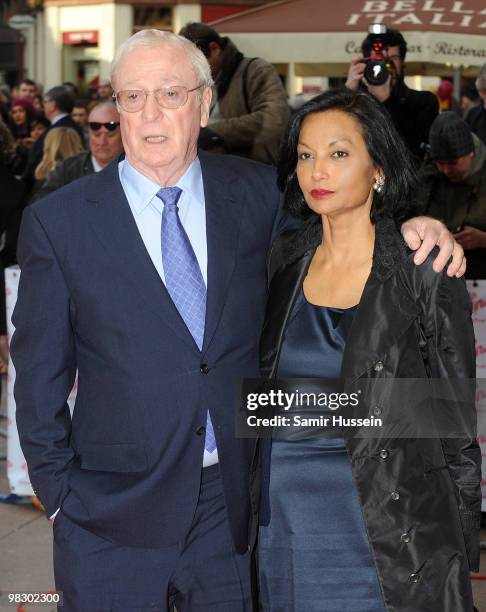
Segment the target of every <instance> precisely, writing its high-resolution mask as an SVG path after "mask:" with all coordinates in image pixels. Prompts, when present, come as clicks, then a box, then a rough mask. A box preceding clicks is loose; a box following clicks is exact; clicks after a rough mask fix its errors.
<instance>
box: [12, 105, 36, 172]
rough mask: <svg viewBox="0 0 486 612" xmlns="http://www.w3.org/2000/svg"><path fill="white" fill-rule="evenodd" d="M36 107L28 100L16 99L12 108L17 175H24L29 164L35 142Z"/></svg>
mask: <svg viewBox="0 0 486 612" xmlns="http://www.w3.org/2000/svg"><path fill="white" fill-rule="evenodd" d="M33 116H34V107H33V106H32V103H31V102H30V100H28V99H27V98H14V99H13V100H12V102H11V108H10V123H9V126H10V129H11V131H12V134H13V135H14V138H15V142H16V146H17V157H16V163H15V173H16V174H22V172H23V171H24V169H25V167H26V165H27V163H28V156H29V151H30V149H31V148H32V145H33V142H34V141H33V140H32V138H31V135H30V131H31V126H32V119H33Z"/></svg>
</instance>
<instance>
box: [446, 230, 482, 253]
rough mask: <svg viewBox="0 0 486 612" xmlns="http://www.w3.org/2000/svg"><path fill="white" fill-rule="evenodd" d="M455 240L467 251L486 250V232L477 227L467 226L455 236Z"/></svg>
mask: <svg viewBox="0 0 486 612" xmlns="http://www.w3.org/2000/svg"><path fill="white" fill-rule="evenodd" d="M454 238H455V239H456V240H457V242H458V243H459V244H460V245H461V246H462V248H463V249H464V250H465V251H467V250H468V249H486V232H482V231H481V230H479V229H477V228H475V227H469V226H468V225H466V226H465V227H464V229H463V230H461V231H460V232H457V234H454ZM485 256H486V254H485Z"/></svg>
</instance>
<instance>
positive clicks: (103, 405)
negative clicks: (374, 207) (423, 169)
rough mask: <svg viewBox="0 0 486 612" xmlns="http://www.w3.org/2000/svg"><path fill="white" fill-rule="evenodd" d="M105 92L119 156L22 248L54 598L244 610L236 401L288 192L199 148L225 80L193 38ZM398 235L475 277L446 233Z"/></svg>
mask: <svg viewBox="0 0 486 612" xmlns="http://www.w3.org/2000/svg"><path fill="white" fill-rule="evenodd" d="M111 83H112V85H113V89H114V92H115V96H116V101H117V105H118V109H119V112H120V130H121V138H122V142H123V147H124V150H125V157H124V158H123V159H116V160H114V161H113V162H112V163H111V164H110V165H109V166H108V167H107V168H106V169H105V170H104V171H103V172H97V173H94V174H92V175H90V176H87V177H84V178H82V179H80V180H79V181H76V182H75V183H71V184H70V185H67V186H65V187H63V188H61V189H59V190H57V191H55V192H54V193H52V194H50V195H48V196H47V197H45V198H43V199H42V200H40V201H38V202H36V203H34V204H33V205H32V206H29V207H27V208H26V209H25V211H24V215H23V219H22V229H21V236H20V239H19V248H18V259H19V264H20V268H21V275H20V285H19V294H18V300H17V304H16V307H15V313H14V316H13V322H14V325H15V329H16V331H15V334H14V337H13V340H12V346H11V349H12V356H13V362H14V364H15V370H16V387H15V398H16V405H17V411H16V415H17V425H18V430H19V437H20V442H21V445H22V449H23V452H24V454H25V457H26V460H27V464H28V468H29V475H30V479H31V482H32V485H33V488H34V490H35V491H36V494H37V495H38V497H39V498H40V500H41V501H42V504H43V505H44V507H45V509H46V513H47V516H48V517H50V519H51V520H53V530H54V571H55V578H56V587H57V589H58V590H60V591H62V592H63V597H64V602H63V605H64V610H65V612H80V611H82V612H88V610H93V609H102V610H109V609H117V610H119V611H120V612H125V611H126V612H128V610H130V609H132V610H135V609H136V610H145V609H147V610H148V609H154V610H155V609H158V610H159V611H161V612H162V611H167V610H169V609H173V607H174V606H175V607H176V608H177V610H179V611H180V612H192V611H196V610H212V611H214V612H216V611H217V610H221V611H224V612H243V610H248V609H249V601H248V600H249V597H250V593H249V557H248V526H249V507H250V502H249V496H248V485H249V474H248V470H249V464H250V459H251V456H252V452H253V447H254V442H253V441H251V440H248V439H238V438H236V437H235V434H234V420H235V415H234V412H233V406H234V398H235V389H236V385H237V384H238V381H239V380H240V377H242V376H250V377H251V376H256V375H257V373H258V344H259V335H260V331H261V323H262V320H263V315H264V309H265V302H266V294H267V275H266V265H265V260H266V251H267V247H268V244H269V242H270V239H271V236H272V233H273V232H276V231H278V229H279V228H281V227H285V219H283V218H282V217H281V216H280V207H279V204H280V194H279V192H278V190H277V188H276V185H275V174H274V170H273V169H272V168H271V167H269V166H267V165H263V164H256V163H254V162H252V161H249V160H245V159H242V158H237V157H233V156H227V155H211V154H209V153H205V152H204V151H199V153H198V150H197V140H198V134H199V129H200V127H204V126H205V125H206V124H207V121H208V116H209V111H210V106H211V90H212V84H213V81H212V78H211V73H210V69H209V64H208V62H207V61H206V59H205V57H204V55H203V54H202V53H201V52H200V51H199V50H198V49H197V47H196V46H195V45H193V44H192V43H190V42H189V41H188V40H187V39H185V38H184V37H181V36H178V35H175V34H172V33H170V32H164V31H159V30H153V29H146V30H141V31H140V32H137V33H136V34H135V35H133V36H132V37H130V38H129V39H128V40H127V41H125V42H124V43H123V44H122V45H121V47H120V48H119V49H118V50H117V52H116V54H115V58H114V60H113V65H112V74H111ZM66 203H68V204H69V206H66ZM402 231H404V232H405V234H406V235H407V237H408V240H409V242H410V243H411V244H412V245H413V246H414V247H415V248H419V246H420V242H421V238H423V244H422V247H421V248H420V252H417V253H416V257H417V261H418V262H420V261H423V258H425V256H426V253H427V252H428V251H430V249H431V248H432V246H433V245H434V244H436V243H437V242H439V244H441V245H442V251H441V254H440V255H439V256H438V260H437V263H436V265H437V267H438V268H440V267H442V266H444V265H445V264H446V262H447V261H448V260H449V259H450V256H451V253H452V254H453V259H452V262H451V263H450V265H449V268H448V273H449V274H451V275H455V274H461V273H462V272H463V270H464V267H465V262H464V261H463V257H462V249H461V248H460V247H459V246H458V245H454V242H453V240H452V238H451V237H450V234H449V233H448V232H447V231H446V230H445V227H444V226H443V225H442V224H441V223H440V222H438V221H436V220H434V219H429V220H426V219H424V218H418V219H414V220H410V221H408V222H407V223H406V224H405V225H404V226H403V227H402ZM46 305H48V307H46ZM76 371H78V394H77V399H76V406H75V408H74V415H75V416H74V419H73V420H72V421H71V419H70V414H69V410H68V406H67V404H66V398H67V397H68V395H69V393H70V391H71V388H72V385H73V382H74V379H75V373H76ZM134 568H136V571H134Z"/></svg>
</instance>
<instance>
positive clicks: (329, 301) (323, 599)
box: [252, 90, 481, 612]
mask: <svg viewBox="0 0 486 612" xmlns="http://www.w3.org/2000/svg"><path fill="white" fill-rule="evenodd" d="M279 184H280V187H281V189H282V191H283V192H284V203H285V205H286V208H287V210H288V211H289V212H291V213H292V214H293V215H295V216H298V217H301V218H304V219H305V220H306V221H305V222H304V225H303V227H302V228H301V229H298V230H292V231H289V232H286V233H284V234H283V235H282V236H281V237H279V238H278V239H277V241H276V242H275V243H274V245H273V247H272V250H271V254H270V261H269V276H270V286H269V302H268V307H267V314H266V320H265V325H264V328H263V335H262V339H261V366H262V373H263V374H264V375H266V376H268V377H270V378H272V377H275V378H278V379H292V378H298V379H304V378H305V379H309V378H316V379H321V383H320V384H322V385H324V384H325V385H326V391H328V392H335V391H338V390H340V385H339V384H338V380H339V379H342V380H344V382H345V386H344V389H345V390H346V391H347V392H348V394H350V397H351V394H353V393H354V394H356V396H357V397H358V398H359V397H360V396H359V393H360V391H362V396H361V399H358V403H357V405H354V406H353V404H355V400H354V399H353V400H352V402H351V401H349V400H346V398H344V400H343V402H344V403H343V406H344V409H338V410H337V411H336V412H333V411H332V410H327V412H326V416H327V417H329V420H330V422H331V424H333V422H334V421H333V419H332V418H331V417H332V415H333V414H337V415H342V416H346V417H355V418H365V419H368V422H369V423H374V422H375V421H372V420H371V418H370V417H376V418H377V417H381V418H382V425H383V427H380V426H379V423H378V426H377V427H376V428H374V427H371V428H369V429H368V430H363V431H358V432H356V430H353V429H351V428H349V427H348V428H346V427H334V428H333V427H328V428H327V429H324V431H320V432H318V433H316V429H315V428H312V427H309V429H308V430H307V431H306V430H305V429H300V430H298V431H296V430H288V431H289V433H290V434H292V435H291V437H288V436H287V437H285V438H278V437H276V434H277V433H280V434H282V430H280V432H277V431H276V430H275V429H274V430H273V432H272V433H273V436H274V437H273V439H272V440H269V439H261V440H260V442H259V444H260V454H259V457H260V461H259V465H258V464H257V466H256V467H259V468H260V469H255V474H257V475H258V474H259V475H260V478H255V479H254V483H253V491H252V493H253V494H252V500H253V502H252V503H253V504H255V507H254V512H255V513H257V512H259V513H260V520H259V524H260V527H259V534H258V568H259V586H260V600H261V608H262V610H264V612H280V611H284V610H285V611H288V612H290V611H292V612H304V611H305V612H317V611H319V612H344V611H353V612H412V611H413V612H473V600H472V592H471V582H470V577H469V572H470V570H472V571H477V570H478V569H479V521H480V507H481V490H480V478H481V470H480V466H481V453H480V450H479V447H478V444H477V442H476V439H475V433H474V432H475V421H476V418H475V417H476V415H475V410H474V390H473V389H472V387H471V385H470V386H468V387H466V395H465V398H466V400H467V401H465V402H464V403H462V404H460V403H459V402H458V401H457V391H458V388H459V387H458V381H457V380H456V381H447V380H446V379H449V378H456V379H466V381H465V383H468V384H469V381H468V380H467V379H470V378H474V376H475V345H474V333H473V328H472V323H471V317H470V312H471V306H470V301H469V297H468V294H467V291H466V288H465V284H464V281H463V280H461V279H457V278H450V277H449V276H447V274H446V273H445V272H444V273H440V274H437V273H436V272H435V271H434V270H433V268H432V263H433V257H430V256H429V258H428V259H427V260H426V262H424V263H423V264H422V265H421V266H416V265H415V264H414V263H413V253H412V252H411V251H410V250H409V249H407V248H406V246H405V243H404V242H403V239H402V237H401V235H400V233H399V231H398V230H397V226H399V225H400V223H401V221H402V220H403V219H404V217H405V216H406V215H407V212H408V207H409V204H410V202H411V201H412V193H413V188H414V185H415V176H414V171H413V167H412V164H411V161H410V159H409V157H408V154H407V151H406V149H405V146H404V145H403V143H402V141H401V139H400V137H399V136H398V134H397V133H396V131H395V129H394V127H393V125H392V123H391V121H390V119H389V117H388V116H387V115H386V113H385V112H384V111H383V110H382V105H380V104H379V103H378V102H377V101H376V100H375V99H374V98H373V97H372V96H370V95H368V94H365V93H354V92H350V91H348V90H342V91H329V92H327V93H325V94H322V95H321V96H318V97H316V98H314V99H313V100H311V101H310V102H308V103H307V104H305V105H304V106H303V107H302V108H301V109H299V110H298V111H297V112H296V113H295V114H294V116H293V117H292V118H291V120H290V124H289V128H288V132H287V138H286V144H285V148H284V149H283V152H282V156H281V161H280V165H279ZM431 378H436V379H444V380H441V381H440V384H441V385H442V387H440V389H444V388H446V387H447V391H448V393H449V395H448V396H447V397H448V403H447V402H444V401H442V402H441V403H440V404H438V406H439V408H440V409H441V410H442V409H444V410H445V408H448V409H449V410H450V411H451V412H450V413H448V415H449V417H452V418H453V419H455V421H454V420H451V421H448V422H447V423H446V427H444V424H441V423H440V422H439V423H438V424H437V426H438V427H439V432H440V433H439V434H437V435H431V434H434V433H435V430H434V429H429V428H428V427H427V426H426V423H425V422H423V419H422V420H420V419H418V420H416V419H417V417H420V416H421V415H422V414H423V415H427V416H428V412H427V411H426V410H423V411H417V406H421V407H422V408H424V406H425V408H426V409H427V410H428V409H429V408H430V407H432V406H434V405H435V404H431V402H430V401H429V400H427V402H426V403H425V405H424V404H419V402H418V400H419V399H420V396H419V395H418V394H417V393H416V391H418V390H419V388H421V387H422V385H421V383H420V379H425V382H424V385H423V386H424V387H425V389H426V390H428V389H429V385H431V384H432V383H431V381H430V379H431ZM322 379H327V381H323V380H322ZM333 379H335V380H336V383H333V382H332V381H333ZM401 379H414V380H415V383H414V385H411V386H409V388H408V392H407V393H402V394H397V389H403V388H405V387H404V386H403V385H404V381H403V380H401ZM417 379H418V380H417ZM278 382H279V383H280V382H281V384H284V382H283V381H278ZM287 382H288V384H289V385H290V387H291V388H292V389H294V390H295V389H296V388H297V387H298V389H299V390H300V391H306V390H309V389H305V388H302V383H303V381H302V380H299V381H292V380H289V381H287ZM287 382H286V383H285V384H287ZM297 382H298V385H297ZM406 382H407V383H408V382H409V381H408V380H407V381H406ZM459 382H460V383H461V384H462V382H463V381H459ZM304 384H305V385H309V384H310V383H309V381H307V382H306V383H304ZM312 384H313V385H314V388H313V390H314V391H315V386H316V385H317V384H318V382H316V381H313V382H312ZM333 385H334V386H333ZM400 385H401V386H400ZM279 388H280V386H279ZM471 389H472V393H471ZM397 395H398V397H397ZM425 397H428V396H425ZM347 407H349V409H348V408H347ZM444 410H442V411H441V412H440V413H439V414H444V413H445V412H444ZM286 414H288V413H286ZM314 416H316V415H315V414H314ZM459 416H460V419H458V418H457V417H459ZM462 418H464V419H465V420H467V423H465V427H464V428H460V429H457V430H456V429H455V428H454V429H452V431H454V432H456V431H458V432H459V434H458V433H455V434H452V431H451V429H450V428H451V427H452V425H455V424H456V422H458V421H460V420H461V419H462ZM434 423H435V422H434ZM391 425H393V427H391V428H390V426H391ZM387 426H388V428H387ZM416 431H418V432H419V433H420V432H422V433H423V434H424V436H422V437H421V435H418V434H415V432H416ZM356 433H357V434H358V435H356ZM427 435H428V436H429V437H426V436H427ZM260 483H261V485H260ZM258 499H260V506H259V507H256V500H258Z"/></svg>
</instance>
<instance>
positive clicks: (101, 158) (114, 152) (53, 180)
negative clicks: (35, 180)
mask: <svg viewBox="0 0 486 612" xmlns="http://www.w3.org/2000/svg"><path fill="white" fill-rule="evenodd" d="M88 139H89V149H90V150H89V152H83V153H79V154H78V155H73V156H72V157H68V158H67V159H65V160H64V161H62V162H61V163H60V164H59V166H58V167H57V168H56V169H55V170H54V172H53V173H52V174H51V175H50V176H49V178H48V179H47V180H46V182H45V183H44V184H43V185H42V187H41V188H40V190H39V191H38V192H37V194H36V196H35V200H34V201H36V200H40V199H41V198H43V197H44V196H46V195H47V194H48V193H51V192H52V191H55V190H56V189H59V188H60V187H63V186H64V185H67V184H68V183H71V182H72V181H75V180H76V179H78V178H81V177H82V176H86V175H88V174H93V172H99V171H100V170H102V169H103V168H104V167H105V166H107V165H108V164H109V163H110V162H111V161H112V160H113V159H115V157H118V156H119V155H120V153H121V152H122V150H123V145H122V140H121V135H120V114H119V113H118V110H117V108H116V106H115V104H113V102H102V103H101V104H97V105H96V106H95V107H94V108H93V109H92V110H91V112H90V114H89V117H88Z"/></svg>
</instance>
